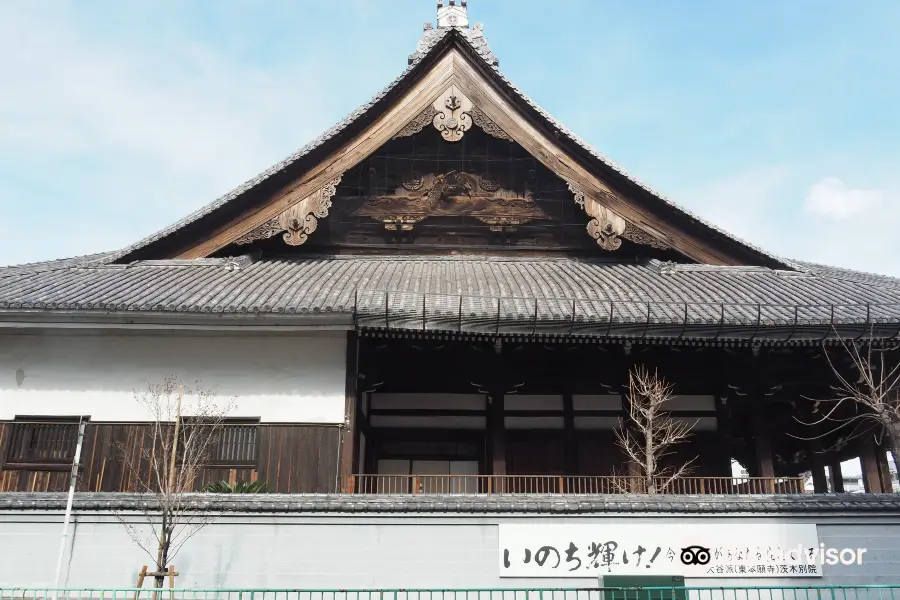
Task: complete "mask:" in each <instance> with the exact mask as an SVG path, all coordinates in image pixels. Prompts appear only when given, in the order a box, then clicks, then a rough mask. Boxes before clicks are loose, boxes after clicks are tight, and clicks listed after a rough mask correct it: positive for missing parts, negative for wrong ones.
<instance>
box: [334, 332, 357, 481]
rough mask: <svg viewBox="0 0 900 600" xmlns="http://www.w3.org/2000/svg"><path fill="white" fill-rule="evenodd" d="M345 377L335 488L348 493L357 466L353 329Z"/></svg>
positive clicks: (349, 337)
mask: <svg viewBox="0 0 900 600" xmlns="http://www.w3.org/2000/svg"><path fill="white" fill-rule="evenodd" d="M346 356H347V359H346V363H345V364H346V377H345V383H344V396H345V401H344V429H343V430H342V431H341V449H340V452H341V460H340V464H341V468H340V472H339V482H340V484H339V485H338V486H337V490H338V491H340V490H343V491H344V492H347V493H349V492H350V491H352V490H350V489H349V488H348V486H349V485H350V476H351V475H353V474H354V473H355V472H356V470H357V468H358V460H359V457H358V456H357V451H356V449H357V448H358V445H357V444H358V439H359V428H358V427H357V425H356V407H357V406H358V405H359V398H358V395H359V389H358V387H359V386H358V381H359V338H358V336H357V334H356V332H355V331H350V332H348V333H347V353H346Z"/></svg>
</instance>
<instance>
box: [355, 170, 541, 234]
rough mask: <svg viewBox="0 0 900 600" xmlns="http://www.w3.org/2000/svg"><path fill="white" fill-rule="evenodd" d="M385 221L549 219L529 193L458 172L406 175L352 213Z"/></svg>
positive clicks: (496, 222) (512, 222)
mask: <svg viewBox="0 0 900 600" xmlns="http://www.w3.org/2000/svg"><path fill="white" fill-rule="evenodd" d="M352 215H353V216H354V217H369V218H371V219H374V220H376V221H381V222H382V223H385V224H392V225H393V224H397V223H404V224H412V223H417V222H419V221H421V220H423V219H425V218H426V217H463V216H465V217H473V218H475V219H478V220H479V221H481V222H482V223H486V224H488V225H522V224H524V223H528V222H530V221H534V220H539V219H542V220H548V221H550V220H553V219H552V218H551V217H550V216H549V215H548V214H546V213H545V212H544V210H543V209H541V208H540V207H539V206H538V204H537V202H535V200H534V196H533V195H532V194H531V192H527V191H526V192H525V193H524V195H523V194H521V193H519V192H515V191H512V190H508V189H504V188H503V187H502V186H501V183H500V182H499V181H497V180H495V179H492V178H491V177H488V176H486V175H473V174H471V173H465V172H460V171H449V172H447V173H441V174H434V173H428V174H425V175H417V176H415V177H411V176H409V175H408V176H407V177H405V178H404V180H403V181H402V182H401V185H400V186H399V187H397V189H396V190H394V192H393V193H392V194H390V195H384V196H372V197H369V198H367V199H366V200H365V202H364V203H363V204H362V206H361V207H360V208H359V209H358V210H356V211H355V212H354V213H352Z"/></svg>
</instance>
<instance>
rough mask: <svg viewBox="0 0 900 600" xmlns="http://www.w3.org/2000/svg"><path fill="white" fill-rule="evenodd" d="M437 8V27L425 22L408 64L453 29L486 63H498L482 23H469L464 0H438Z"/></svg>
mask: <svg viewBox="0 0 900 600" xmlns="http://www.w3.org/2000/svg"><path fill="white" fill-rule="evenodd" d="M437 9H438V11H437V28H435V26H434V23H433V22H431V21H429V22H426V23H425V27H424V32H423V34H422V37H421V38H419V43H418V45H417V46H416V51H415V52H413V53H412V54H410V56H409V61H408V62H409V64H410V65H412V64H413V63H415V62H416V61H417V60H419V59H421V58H422V57H423V56H425V55H426V54H427V53H428V51H429V50H430V49H431V48H432V47H433V46H434V45H435V43H437V42H438V41H439V40H440V39H442V38H443V37H444V36H445V35H446V34H447V33H449V32H453V31H455V32H457V33H459V35H461V36H463V37H464V38H465V39H466V41H468V43H469V44H470V45H471V46H472V48H473V49H474V50H475V51H476V52H477V53H478V54H479V55H480V56H481V58H482V59H484V61H485V62H486V63H487V64H489V65H491V66H492V67H498V66H499V65H500V61H499V60H497V57H496V56H495V55H494V53H493V52H491V49H490V47H489V46H488V42H487V38H485V37H484V25H482V24H481V23H474V24H470V23H469V12H468V2H467V1H466V0H438V2H437Z"/></svg>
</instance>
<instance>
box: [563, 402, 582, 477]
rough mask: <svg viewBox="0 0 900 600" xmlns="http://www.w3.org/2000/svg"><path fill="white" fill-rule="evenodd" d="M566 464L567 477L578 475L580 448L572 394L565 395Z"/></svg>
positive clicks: (564, 442)
mask: <svg viewBox="0 0 900 600" xmlns="http://www.w3.org/2000/svg"><path fill="white" fill-rule="evenodd" d="M563 428H564V430H565V436H564V441H563V444H564V451H563V456H564V459H563V460H564V464H565V473H566V475H575V474H577V473H578V447H577V442H576V440H575V410H574V406H573V402H572V394H569V393H566V394H563Z"/></svg>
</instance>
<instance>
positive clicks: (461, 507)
mask: <svg viewBox="0 0 900 600" xmlns="http://www.w3.org/2000/svg"><path fill="white" fill-rule="evenodd" d="M66 500H67V495H66V494H64V493H30V492H8V493H0V512H17V511H48V510H50V511H61V510H65V508H66ZM187 502H188V505H189V507H190V508H194V509H197V510H213V511H216V512H242V513H257V512H261V513H368V514H373V513H457V514H459V513H463V514H502V513H515V514H591V513H608V512H619V513H623V512H627V513H677V514H729V513H770V514H771V513H779V514H797V513H856V514H859V513H867V512H870V513H882V514H883V513H894V514H898V513H900V495H898V494H800V495H792V496H788V495H785V496H664V495H655V496H641V495H570V496H567V495H540V494H532V495H524V494H523V495H504V496H490V495H488V496H476V495H472V496H459V495H452V496H443V495H418V496H416V495H403V496H401V495H397V496H365V495H359V496H351V495H338V494H259V495H251V494H191V495H190V496H189V497H188V500H187ZM73 506H74V510H75V511H76V512H85V511H102V512H105V511H128V510H143V509H145V508H150V509H152V508H153V506H155V500H154V498H153V496H152V495H142V494H126V493H78V494H75V500H74V504H73Z"/></svg>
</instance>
